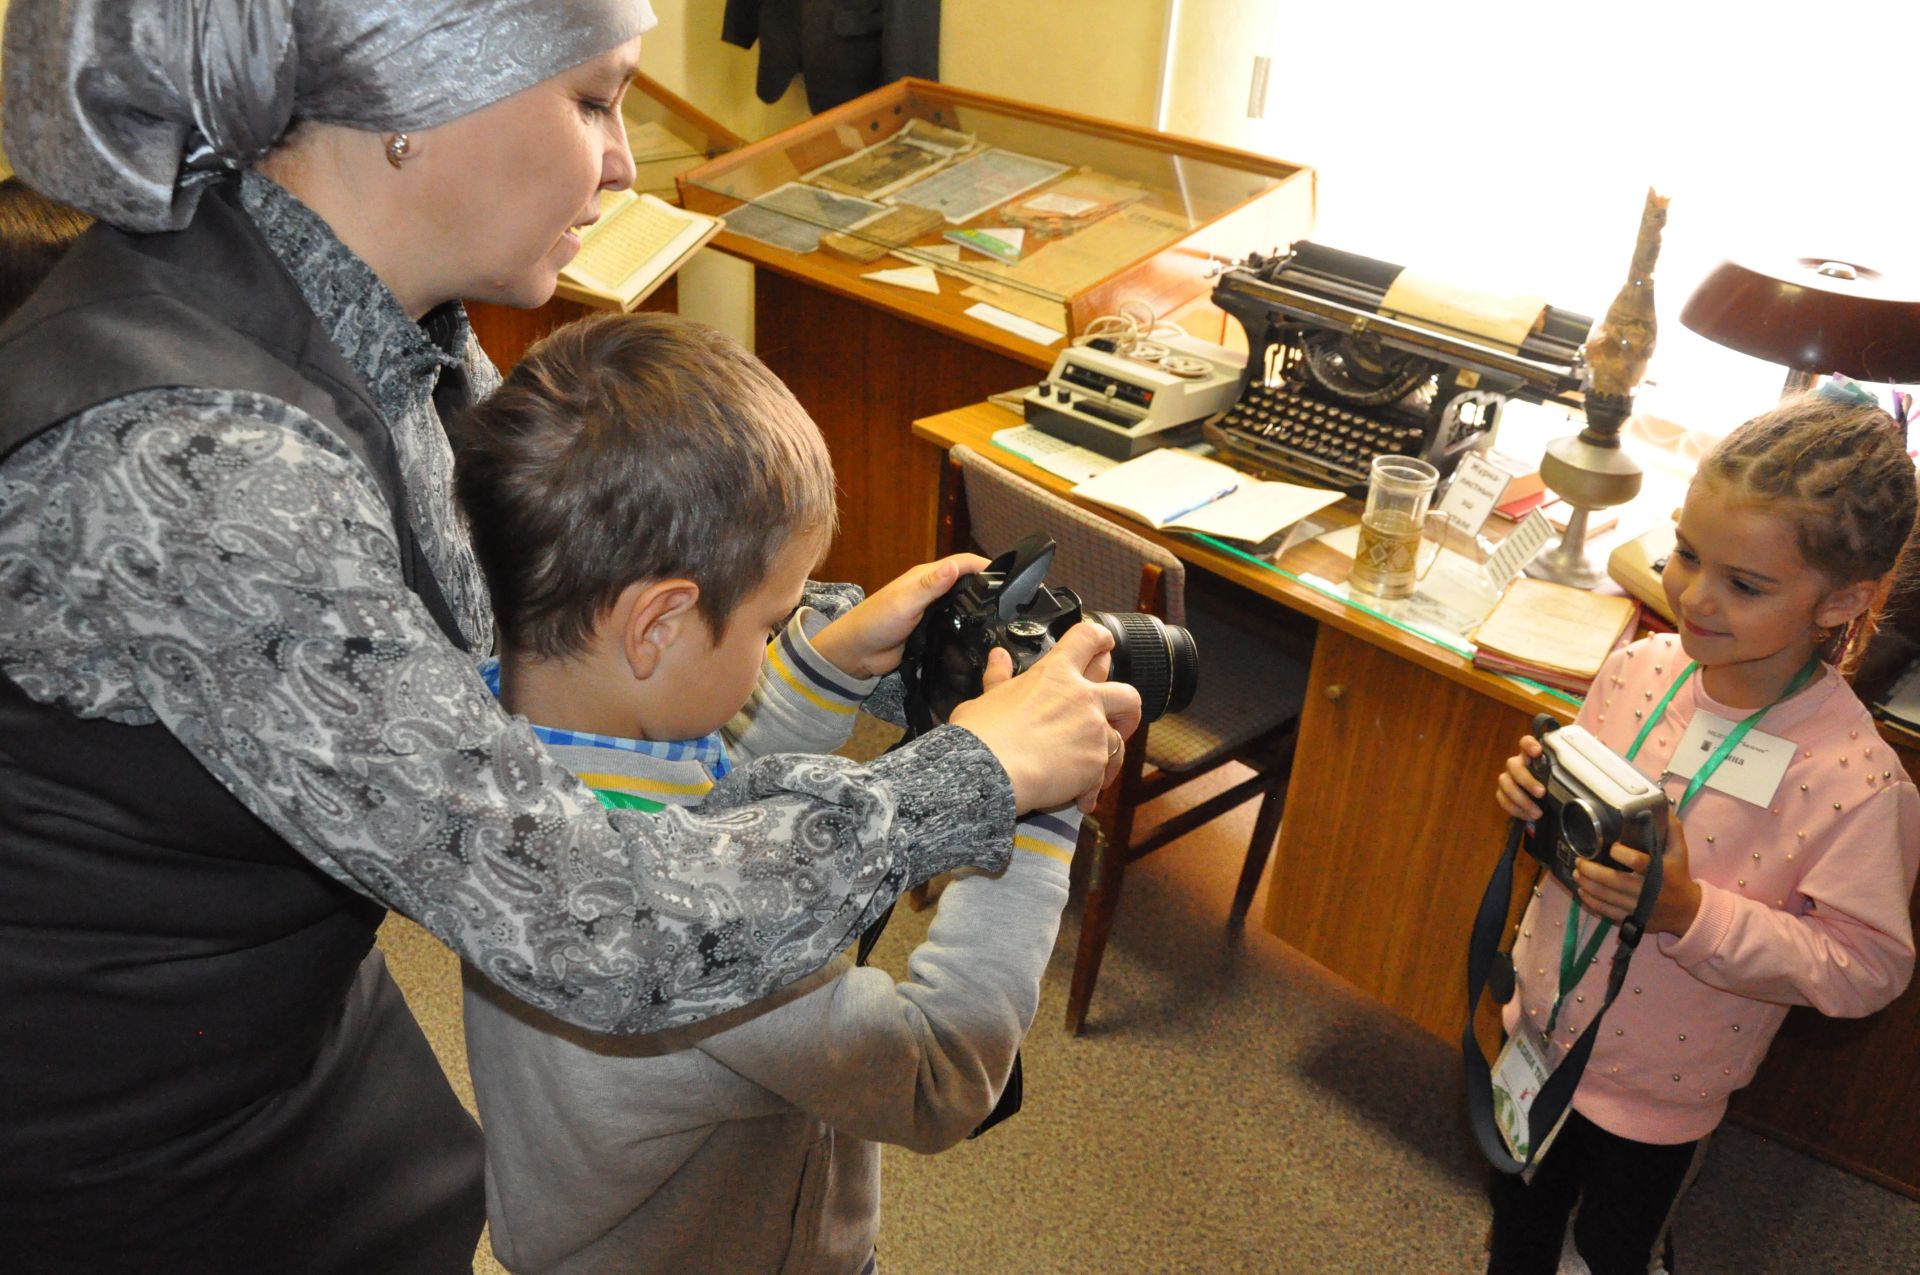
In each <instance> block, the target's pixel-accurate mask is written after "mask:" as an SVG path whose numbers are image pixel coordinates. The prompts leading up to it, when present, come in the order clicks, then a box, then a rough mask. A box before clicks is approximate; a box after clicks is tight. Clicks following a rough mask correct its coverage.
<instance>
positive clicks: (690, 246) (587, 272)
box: [557, 190, 722, 310]
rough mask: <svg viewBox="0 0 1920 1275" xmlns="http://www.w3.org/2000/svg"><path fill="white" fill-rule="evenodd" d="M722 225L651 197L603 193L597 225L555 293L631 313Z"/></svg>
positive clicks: (583, 238) (591, 228)
mask: <svg viewBox="0 0 1920 1275" xmlns="http://www.w3.org/2000/svg"><path fill="white" fill-rule="evenodd" d="M721 226H722V222H721V220H720V219H719V218H718V217H710V216H708V215H707V214H706V213H698V212H689V211H688V210H687V209H684V208H675V207H674V206H673V205H672V204H669V203H667V202H666V201H665V200H663V199H658V198H656V197H654V196H652V195H636V194H634V193H633V192H632V191H628V190H618V191H605V192H602V194H601V196H600V220H599V221H596V222H595V223H593V225H591V226H589V227H587V229H586V231H585V233H583V234H582V235H581V237H580V253H579V255H578V256H576V257H575V258H574V259H573V260H572V261H571V262H569V263H568V264H567V266H566V268H565V269H564V270H562V271H561V272H560V284H559V288H558V289H557V291H558V292H559V294H560V295H561V296H563V297H566V298H567V299H568V300H570V301H584V302H586V303H587V304H589V305H608V304H612V305H617V306H619V307H620V308H621V309H622V310H631V309H633V308H634V307H635V306H637V305H639V304H640V303H641V302H642V301H644V300H646V299H647V297H648V295H649V294H651V293H652V292H653V290H654V289H655V288H658V287H659V286H660V285H661V284H662V283H664V282H665V281H666V280H667V279H668V278H670V277H671V276H672V274H673V272H674V271H676V270H678V269H679V268H680V266H681V265H682V264H683V263H684V262H685V261H686V259H687V258H688V257H690V256H692V255H693V253H694V250H695V249H697V248H699V247H700V245H702V244H704V243H706V242H707V240H709V239H711V238H713V236H714V235H715V234H717V233H718V232H719V231H720V228H721Z"/></svg>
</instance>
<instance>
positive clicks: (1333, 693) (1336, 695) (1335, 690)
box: [1321, 682, 1347, 704]
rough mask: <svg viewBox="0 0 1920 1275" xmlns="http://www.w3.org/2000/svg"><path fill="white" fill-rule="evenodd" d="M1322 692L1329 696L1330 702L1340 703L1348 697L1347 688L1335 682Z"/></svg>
mask: <svg viewBox="0 0 1920 1275" xmlns="http://www.w3.org/2000/svg"><path fill="white" fill-rule="evenodd" d="M1321 693H1322V694H1323V695H1325V696H1326V697H1327V702H1328V703H1329V704H1338V703H1339V702H1340V701H1341V700H1343V699H1345V698H1346V697H1347V688H1346V687H1344V686H1342V685H1340V683H1338V682H1335V683H1333V684H1332V685H1331V686H1329V687H1327V689H1326V690H1325V691H1323V692H1321Z"/></svg>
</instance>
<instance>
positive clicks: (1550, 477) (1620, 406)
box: [1527, 393, 1642, 589]
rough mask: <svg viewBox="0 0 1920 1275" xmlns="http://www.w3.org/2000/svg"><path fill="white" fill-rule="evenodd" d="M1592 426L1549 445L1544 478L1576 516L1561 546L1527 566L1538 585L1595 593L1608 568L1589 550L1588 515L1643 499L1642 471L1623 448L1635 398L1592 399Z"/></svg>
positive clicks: (1603, 396)
mask: <svg viewBox="0 0 1920 1275" xmlns="http://www.w3.org/2000/svg"><path fill="white" fill-rule="evenodd" d="M1586 411H1587V427H1586V428H1585V429H1583V430H1581V431H1580V432H1579V433H1578V434H1573V435H1569V436H1568V437H1566V438H1556V439H1555V440H1554V441H1553V442H1551V443H1549V444H1547V454H1546V457H1545V459H1543V460H1542V461H1541V462H1540V478H1541V480H1542V481H1543V482H1545V484H1546V486H1547V490H1549V491H1551V492H1552V493H1553V494H1554V495H1556V496H1558V497H1560V499H1562V500H1564V501H1566V502H1567V504H1568V505H1569V506H1570V507H1571V508H1572V509H1573V516H1572V517H1571V518H1569V519H1568V520H1567V529H1566V531H1565V532H1564V533H1562V534H1561V536H1560V542H1559V543H1558V544H1556V545H1554V546H1553V547H1552V548H1551V549H1548V550H1547V551H1546V552H1544V553H1542V554H1540V556H1538V557H1537V558H1535V559H1534V560H1533V561H1532V562H1530V563H1528V564H1527V574H1528V575H1530V576H1532V577H1533V578H1534V579H1536V580H1550V581H1552V582H1554V583H1555V584H1566V585H1572V586H1573V587H1574V588H1576V589H1591V588H1593V587H1594V586H1595V585H1597V584H1599V583H1600V582H1601V581H1602V580H1605V579H1606V578H1607V568H1606V563H1605V562H1604V561H1602V560H1601V559H1599V558H1598V557H1597V556H1595V555H1594V554H1593V553H1592V552H1591V551H1590V550H1589V549H1588V548H1587V515H1588V514H1590V513H1591V512H1593V511H1594V510H1596V509H1606V508H1608V507H1610V506H1613V505H1623V504H1625V503H1626V502H1627V501H1629V500H1632V499H1633V498H1634V497H1635V496H1637V495H1639V494H1640V480H1641V477H1642V474H1641V470H1640V466H1639V464H1638V463H1637V462H1635V461H1634V459H1633V458H1632V457H1631V456H1629V455H1627V453H1626V452H1625V451H1624V450H1623V449H1622V448H1621V446H1620V428H1621V426H1623V425H1625V424H1626V421H1627V417H1628V416H1629V415H1630V414H1631V413H1632V411H1633V399H1632V398H1631V397H1628V396H1626V395H1620V394H1595V393H1589V394H1588V395H1587V403H1586Z"/></svg>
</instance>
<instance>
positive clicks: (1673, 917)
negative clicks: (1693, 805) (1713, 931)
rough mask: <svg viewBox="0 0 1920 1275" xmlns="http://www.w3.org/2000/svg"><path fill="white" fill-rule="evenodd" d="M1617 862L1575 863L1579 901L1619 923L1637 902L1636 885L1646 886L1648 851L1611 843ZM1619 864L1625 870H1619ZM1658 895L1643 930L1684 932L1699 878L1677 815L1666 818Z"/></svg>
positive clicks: (1695, 906) (1695, 907) (1696, 903)
mask: <svg viewBox="0 0 1920 1275" xmlns="http://www.w3.org/2000/svg"><path fill="white" fill-rule="evenodd" d="M1611 853H1612V857H1613V859H1614V860H1615V862H1617V863H1619V864H1620V865H1621V867H1620V868H1608V867H1603V866H1602V865H1601V864H1599V863H1598V862H1596V861H1594V860H1592V859H1582V860H1581V861H1580V862H1579V863H1577V864H1575V865H1574V869H1573V871H1574V875H1575V876H1576V877H1577V878H1578V879H1579V881H1580V906H1582V907H1584V908H1586V909H1587V910H1588V911H1589V912H1592V913H1594V914H1595V915H1597V916H1603V917H1605V918H1606V919H1607V920H1609V921H1612V922H1614V923H1616V924H1618V923H1619V922H1621V921H1624V920H1626V919H1627V918H1628V917H1629V916H1631V915H1633V910H1634V908H1636V907H1638V906H1639V904H1640V891H1641V890H1642V889H1644V888H1645V887H1646V884H1647V878H1646V867H1647V864H1649V863H1651V862H1652V861H1653V860H1652V857H1651V856H1650V855H1648V854H1646V853H1645V852H1644V851H1640V850H1634V849H1632V848H1630V847H1628V846H1621V845H1616V846H1615V847H1614V848H1613V850H1612V852H1611ZM1622 869H1624V871H1623V870H1622ZM1660 872H1661V881H1660V897H1659V898H1658V899H1657V900H1655V901H1654V905H1653V914H1652V915H1651V916H1649V917H1648V918H1647V930H1648V932H1649V933H1653V934H1671V935H1674V936H1675V937H1676V938H1677V937H1679V936H1680V935H1682V934H1685V933H1686V932H1687V929H1688V927H1689V926H1691V925H1692V924H1693V918H1694V917H1695V916H1697V915H1698V914H1699V912H1700V883H1699V882H1698V881H1695V880H1694V879H1693V873H1692V871H1691V870H1690V869H1689V867H1688V864H1687V834H1686V831H1685V830H1684V829H1682V828H1681V826H1680V818H1679V816H1678V815H1674V814H1671V812H1669V817H1668V819H1667V852H1666V854H1665V855H1664V856H1663V857H1662V859H1661V861H1660Z"/></svg>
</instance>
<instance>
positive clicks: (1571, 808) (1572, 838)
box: [1560, 798, 1606, 859]
mask: <svg viewBox="0 0 1920 1275" xmlns="http://www.w3.org/2000/svg"><path fill="white" fill-rule="evenodd" d="M1560 837H1561V839H1562V840H1563V841H1565V842H1566V843H1567V847H1568V848H1569V849H1571V850H1572V851H1573V852H1574V853H1575V854H1577V855H1579V856H1580V857H1581V858H1582V859H1597V858H1599V857H1600V852H1601V851H1602V850H1604V849H1606V842H1605V834H1604V832H1603V831H1602V829H1601V827H1600V819H1599V816H1598V815H1596V814H1594V812H1593V807H1592V806H1590V805H1588V804H1587V803H1586V802H1584V801H1581V800H1579V799H1577V798H1576V799H1575V800H1573V801H1569V802H1567V803H1565V804H1564V805H1562V806H1561V807H1560Z"/></svg>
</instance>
